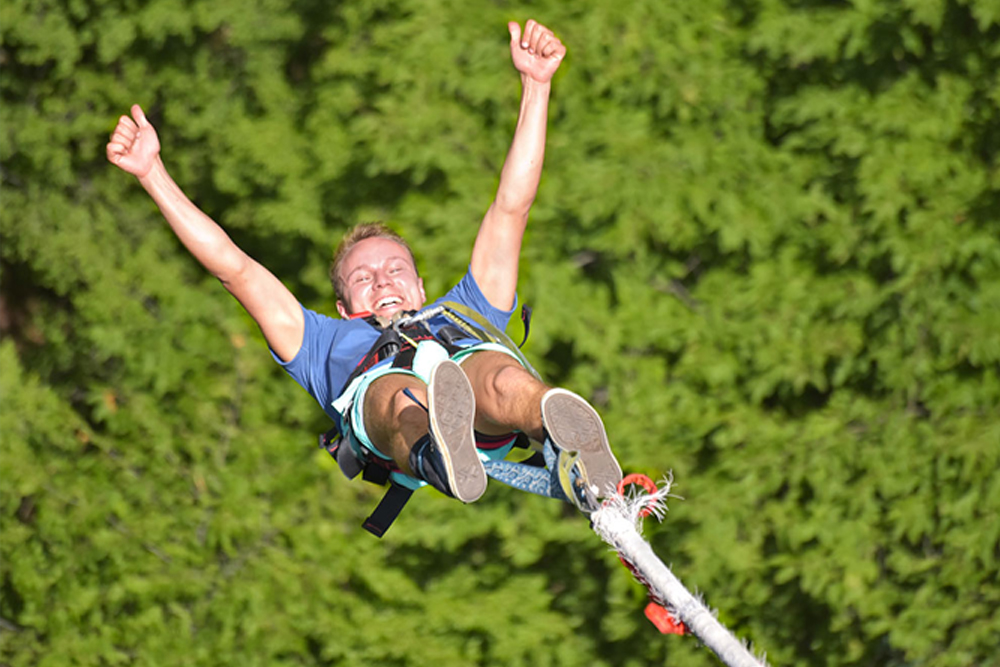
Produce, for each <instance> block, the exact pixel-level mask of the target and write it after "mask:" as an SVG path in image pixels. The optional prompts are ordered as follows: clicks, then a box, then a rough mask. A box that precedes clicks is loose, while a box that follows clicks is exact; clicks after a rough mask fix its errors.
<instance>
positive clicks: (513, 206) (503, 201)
mask: <svg viewBox="0 0 1000 667" xmlns="http://www.w3.org/2000/svg"><path fill="white" fill-rule="evenodd" d="M534 203H535V197H534V196H533V195H531V196H526V195H521V196H510V195H504V194H503V193H497V198H496V201H495V203H494V205H495V206H496V209H497V212H498V213H500V214H501V215H503V216H504V217H513V218H519V219H524V220H527V219H528V213H529V212H530V211H531V205H532V204H534Z"/></svg>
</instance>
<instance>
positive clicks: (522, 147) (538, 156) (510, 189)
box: [496, 76, 552, 217]
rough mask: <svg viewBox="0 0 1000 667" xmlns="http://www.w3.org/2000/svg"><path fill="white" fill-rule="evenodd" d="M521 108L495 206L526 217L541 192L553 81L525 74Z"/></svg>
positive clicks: (522, 79)
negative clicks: (536, 79)
mask: <svg viewBox="0 0 1000 667" xmlns="http://www.w3.org/2000/svg"><path fill="white" fill-rule="evenodd" d="M521 81H522V89H521V109H520V112H519V114H518V117H517V128H516V129H515V131H514V139H513V140H512V141H511V146H510V150H509V151H508V153H507V159H506V160H505V161H504V165H503V170H502V171H501V172H500V185H499V187H498V188H497V195H496V206H497V208H498V209H500V211H502V212H504V213H508V214H515V215H521V216H524V217H527V215H528V210H529V209H530V208H531V204H532V203H533V202H534V201H535V195H536V194H537V193H538V183H539V180H540V179H541V176H542V163H543V162H544V159H545V133H546V124H547V122H548V110H549V95H550V92H551V90H552V84H551V83H550V82H546V83H538V82H537V81H535V80H533V79H531V78H529V77H526V76H522V77H521Z"/></svg>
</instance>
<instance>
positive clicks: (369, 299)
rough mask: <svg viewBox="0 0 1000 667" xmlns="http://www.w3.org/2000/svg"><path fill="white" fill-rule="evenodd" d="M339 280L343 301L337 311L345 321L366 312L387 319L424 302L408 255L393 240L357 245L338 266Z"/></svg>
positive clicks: (383, 239) (422, 291)
mask: <svg viewBox="0 0 1000 667" xmlns="http://www.w3.org/2000/svg"><path fill="white" fill-rule="evenodd" d="M340 277H341V280H342V281H343V292H344V295H343V296H344V298H343V300H342V301H338V302H337V311H338V312H339V313H340V316H341V317H344V318H346V317H349V316H351V315H352V314H355V313H363V312H365V311H368V312H370V313H374V314H375V315H379V316H382V317H386V318H388V317H391V316H392V314H393V313H395V312H397V311H400V310H419V309H420V307H421V306H423V305H424V301H425V300H426V299H427V297H426V295H425V294H424V281H423V279H422V278H420V276H418V275H417V267H416V266H414V264H413V260H412V259H410V253H409V252H407V250H406V248H404V247H403V246H402V245H400V244H399V243H396V242H395V241H393V240H392V239H385V238H379V237H375V238H370V239H365V240H364V241H360V242H359V243H357V244H356V245H355V246H354V247H353V248H351V250H350V252H348V253H347V256H346V257H345V258H344V260H343V262H342V263H341V265H340Z"/></svg>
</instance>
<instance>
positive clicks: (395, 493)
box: [362, 484, 413, 537]
mask: <svg viewBox="0 0 1000 667" xmlns="http://www.w3.org/2000/svg"><path fill="white" fill-rule="evenodd" d="M411 495H413V489H408V488H406V487H405V486H401V485H399V484H390V485H389V490H388V491H386V492H385V495H384V496H382V501H381V502H380V503H379V504H378V507H376V508H375V511H374V512H372V514H371V516H370V517H368V518H367V519H365V522H364V524H362V526H363V527H364V529H365V530H367V531H368V532H369V533H371V534H372V535H374V536H375V537H382V536H383V535H385V531H387V530H389V526H391V525H392V522H393V521H395V520H396V517H397V516H399V513H400V512H402V511H403V507H404V506H405V505H406V501H408V500H409V499H410V496H411Z"/></svg>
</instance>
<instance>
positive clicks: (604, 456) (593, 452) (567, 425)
mask: <svg viewBox="0 0 1000 667" xmlns="http://www.w3.org/2000/svg"><path fill="white" fill-rule="evenodd" d="M542 424H543V425H544V426H545V431H546V432H547V433H548V435H549V437H550V438H551V439H552V442H553V444H555V445H556V446H557V447H559V448H560V449H563V450H565V451H569V452H577V453H579V454H580V460H581V461H583V465H584V467H585V468H586V469H587V478H588V481H589V482H590V483H591V484H593V485H595V486H597V489H598V495H599V496H607V495H610V494H611V493H614V491H615V490H616V489H617V487H618V483H619V482H620V481H621V480H622V469H621V466H620V465H618V460H617V459H616V458H615V455H614V454H613V453H612V452H611V445H610V444H608V436H607V433H606V432H605V430H604V422H602V421H601V416H600V415H599V414H597V410H595V409H594V408H593V407H591V405H590V404H589V403H587V401H585V400H583V399H582V398H581V397H579V396H577V395H576V394H574V393H573V392H571V391H567V390H565V389H550V390H549V391H547V392H546V393H545V396H543V397H542Z"/></svg>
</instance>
